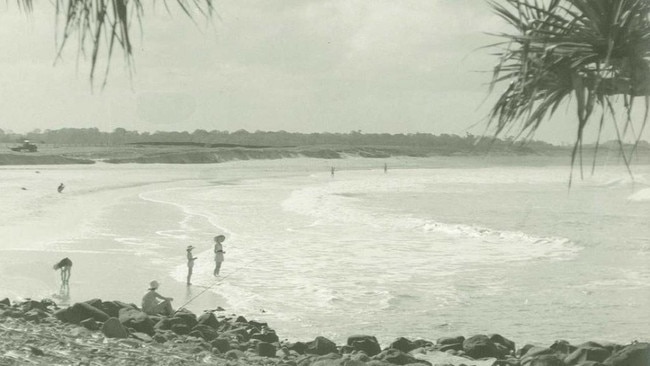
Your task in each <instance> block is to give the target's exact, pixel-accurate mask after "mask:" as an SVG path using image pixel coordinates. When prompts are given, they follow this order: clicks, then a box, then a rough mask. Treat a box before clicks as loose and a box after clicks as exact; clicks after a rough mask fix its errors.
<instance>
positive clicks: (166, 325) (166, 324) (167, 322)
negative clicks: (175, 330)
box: [153, 318, 172, 331]
mask: <svg viewBox="0 0 650 366" xmlns="http://www.w3.org/2000/svg"><path fill="white" fill-rule="evenodd" d="M171 328H172V320H171V319H169V318H162V319H160V320H159V321H158V323H156V324H155V325H154V326H153V329H154V330H155V331H157V330H170V329H171Z"/></svg>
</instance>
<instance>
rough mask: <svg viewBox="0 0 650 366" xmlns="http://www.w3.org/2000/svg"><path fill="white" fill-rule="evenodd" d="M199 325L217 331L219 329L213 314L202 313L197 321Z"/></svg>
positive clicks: (217, 321)
mask: <svg viewBox="0 0 650 366" xmlns="http://www.w3.org/2000/svg"><path fill="white" fill-rule="evenodd" d="M197 321H198V323H199V324H200V325H207V326H208V327H211V328H214V329H217V328H219V320H217V317H216V316H215V315H214V313H203V314H201V316H199V317H198V319H197Z"/></svg>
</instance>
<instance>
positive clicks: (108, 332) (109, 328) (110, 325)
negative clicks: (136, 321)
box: [102, 318, 128, 338]
mask: <svg viewBox="0 0 650 366" xmlns="http://www.w3.org/2000/svg"><path fill="white" fill-rule="evenodd" d="M102 333H104V335H105V336H106V337H108V338H126V337H128V333H127V331H126V328H124V326H123V325H122V323H120V321H119V319H117V318H108V320H106V321H105V322H104V325H102Z"/></svg>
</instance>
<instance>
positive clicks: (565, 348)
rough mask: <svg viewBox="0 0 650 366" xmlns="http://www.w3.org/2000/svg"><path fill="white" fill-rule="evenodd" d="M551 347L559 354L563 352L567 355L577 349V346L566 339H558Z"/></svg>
mask: <svg viewBox="0 0 650 366" xmlns="http://www.w3.org/2000/svg"><path fill="white" fill-rule="evenodd" d="M549 348H550V349H552V350H553V351H555V352H557V353H559V354H563V355H564V356H565V357H566V356H568V355H569V354H571V353H572V352H573V351H575V350H576V348H577V347H576V346H572V345H571V343H569V342H567V341H565V340H557V341H555V342H554V343H553V344H552V345H551V346H550V347H549Z"/></svg>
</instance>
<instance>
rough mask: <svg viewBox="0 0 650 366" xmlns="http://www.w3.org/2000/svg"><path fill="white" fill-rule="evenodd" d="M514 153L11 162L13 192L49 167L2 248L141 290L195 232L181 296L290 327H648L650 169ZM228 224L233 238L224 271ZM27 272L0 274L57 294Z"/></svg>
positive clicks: (435, 334)
mask: <svg viewBox="0 0 650 366" xmlns="http://www.w3.org/2000/svg"><path fill="white" fill-rule="evenodd" d="M504 160H507V163H503V162H501V163H488V160H485V159H478V158H466V157H465V158H461V157H458V158H435V159H434V158H431V159H429V158H426V159H425V158H401V159H400V158H391V159H353V158H350V159H341V160H322V159H306V158H305V159H283V160H272V161H258V160H256V161H239V162H229V163H224V164H210V165H155V164H154V165H135V164H133V165H131V164H129V165H109V164H96V165H93V166H84V167H64V166H59V167H40V168H33V167H19V168H3V173H4V174H5V176H6V177H8V179H6V180H5V181H4V183H3V187H2V189H3V190H4V191H5V192H8V190H10V189H14V188H16V187H18V185H27V184H29V183H30V182H40V181H38V180H36V181H35V179H40V180H42V177H44V176H47V177H48V178H47V181H46V182H43V183H38V184H36V183H34V188H31V186H30V187H29V189H28V190H23V191H22V193H16V192H14V193H15V194H23V195H24V196H27V195H28V194H32V196H29V197H28V199H25V200H17V199H16V198H15V195H14V196H10V195H9V194H5V196H6V197H3V201H2V203H3V204H4V205H5V208H6V209H7V208H8V207H7V205H9V210H8V211H9V212H5V213H4V214H2V215H3V216H2V217H1V218H2V224H1V225H0V235H2V236H3V243H4V244H2V250H3V251H4V252H5V253H18V252H19V251H22V252H30V253H37V252H39V253H43V252H48V253H51V252H53V253H56V254H53V257H55V256H56V255H58V253H61V254H65V255H68V256H70V257H71V258H72V259H73V261H74V260H75V258H74V257H75V255H76V256H77V257H79V258H84V259H83V260H82V263H83V261H86V265H85V266H84V265H83V264H80V265H78V266H75V267H73V276H72V280H71V287H73V290H74V293H75V294H76V295H77V296H78V297H81V295H82V294H83V295H86V294H88V293H89V290H88V288H91V287H92V286H95V285H94V284H93V283H91V282H93V281H89V280H85V279H84V278H87V277H84V276H85V274H84V273H86V274H87V276H95V277H94V278H97V275H96V274H94V275H91V273H93V271H94V272H97V271H100V268H101V271H103V273H104V275H103V276H102V277H101V283H102V285H101V287H104V288H105V291H104V292H103V293H104V294H105V293H106V292H108V293H109V294H110V295H111V296H114V297H115V298H117V299H119V298H120V294H121V293H124V294H125V295H124V296H127V295H126V294H128V296H131V297H132V298H133V301H134V302H137V301H139V299H137V296H136V295H132V293H133V290H132V289H129V290H126V289H125V288H127V287H128V288H133V287H137V288H138V291H140V290H142V289H143V288H145V287H146V284H145V283H134V282H135V281H134V278H142V279H145V278H149V277H151V279H154V277H155V278H157V279H159V280H161V282H163V284H165V283H167V284H170V283H175V284H176V286H177V287H180V286H184V283H185V280H186V277H185V276H186V265H185V259H184V258H185V247H186V246H187V245H190V244H191V245H193V246H194V247H196V249H195V250H194V254H195V255H196V256H197V257H198V259H197V261H196V265H195V269H194V275H193V279H192V282H193V286H192V291H193V292H189V290H188V292H187V293H186V294H185V297H181V298H179V297H177V298H176V299H175V302H174V305H175V306H180V305H186V306H187V307H188V308H190V309H192V310H195V311H200V310H202V309H206V308H207V307H206V300H205V299H207V298H209V299H211V300H209V301H210V302H211V303H209V304H207V305H209V306H214V307H215V308H216V307H217V306H221V307H223V308H225V309H226V310H227V311H229V312H233V313H237V314H241V315H244V316H246V317H247V318H249V319H256V320H258V321H264V322H268V323H269V326H271V327H272V328H274V329H276V331H277V332H278V334H279V335H280V336H281V338H288V339H290V340H303V341H306V340H311V339H313V338H314V337H315V336H318V335H322V336H325V337H328V338H330V339H332V340H334V341H337V342H338V343H342V342H343V341H344V340H345V339H346V338H347V336H349V335H353V334H360V333H363V334H371V335H375V336H377V337H378V339H379V340H380V342H381V343H388V342H390V341H392V340H393V339H394V338H397V337H399V336H405V337H410V338H424V339H429V340H435V339H437V338H439V337H442V336H454V335H465V336H469V335H473V334H487V333H499V334H502V335H503V336H505V337H507V338H510V339H512V340H515V341H516V342H518V343H521V342H528V343H539V344H550V343H552V342H553V341H554V340H556V339H565V340H568V341H571V342H584V341H588V340H593V341H615V342H621V343H624V342H629V341H632V340H634V339H638V340H648V339H650V312H648V311H647V309H648V308H650V226H649V225H648V219H649V218H650V166H649V165H635V166H633V171H634V179H632V178H631V177H630V176H629V174H628V173H627V172H626V170H625V169H624V168H623V167H621V166H619V165H611V166H607V165H605V166H600V167H598V168H597V169H596V172H595V174H594V175H593V176H591V175H589V176H585V178H584V179H582V180H581V179H579V178H576V177H575V176H574V180H573V184H572V187H571V188H570V189H569V188H568V179H569V171H570V170H569V169H570V168H569V166H567V165H566V164H564V163H565V162H564V161H563V163H560V164H558V163H557V161H555V162H552V163H545V162H544V161H543V159H537V160H531V161H532V163H531V161H528V162H525V161H523V162H521V161H519V160H517V159H516V158H511V159H504ZM566 160H568V158H567V159H566ZM384 163H386V164H387V166H388V170H387V171H386V172H385V171H384V169H383V165H384ZM332 166H334V167H335V173H334V175H332V174H331V173H330V167H332ZM39 169H40V170H39ZM35 170H38V171H39V173H35ZM59 180H60V181H65V182H66V186H67V188H66V190H65V191H64V192H63V193H62V194H60V195H57V194H56V193H51V192H49V191H48V193H47V194H46V193H33V192H32V191H34V190H39V189H45V188H44V187H46V186H47V187H49V186H50V185H51V186H52V187H54V188H55V187H56V185H57V184H58V181H59ZM39 184H40V185H39ZM54 188H52V190H54ZM48 189H49V188H48ZM12 192H13V191H12ZM11 205H13V207H14V208H15V209H13V210H12V209H11ZM66 213H69V215H73V216H72V217H73V218H72V219H65V218H63V217H70V216H69V215H68V216H66ZM73 213H74V214H73ZM35 217H36V218H35ZM30 227H31V228H32V229H31V230H30V233H29V234H21V235H23V236H20V237H16V235H17V234H16V233H17V232H18V230H19V229H20V230H28V228H30ZM21 228H22V229H21ZM217 234H224V235H225V236H226V238H227V239H226V241H225V242H224V250H225V251H226V254H225V258H226V260H225V262H224V264H223V267H222V272H221V276H220V278H218V279H215V278H214V277H213V276H212V270H213V255H212V238H213V237H214V236H215V235H217ZM12 235H13V236H12ZM10 236H12V237H11V238H10ZM8 239H10V240H8ZM16 258H22V257H21V256H20V255H18V256H17V257H16ZM117 258H123V259H120V260H118V259H117ZM17 260H19V259H13V260H8V259H5V260H4V261H0V274H1V273H2V271H1V270H2V268H3V267H2V263H4V271H5V273H6V272H7V268H8V267H7V266H8V265H11V266H12V267H11V268H12V269H11V270H12V271H14V272H15V271H21V269H16V267H20V266H18V265H17V264H16V261H17ZM121 260H123V261H124V262H123V263H129V264H128V265H124V266H120V264H119V263H120V261H121ZM94 261H96V262H97V263H96V265H95V264H88V263H89V262H92V263H94ZM107 261H109V262H111V263H112V264H111V265H110V266H109V265H108V264H107V263H106V262H107ZM129 261H131V262H129ZM52 262H56V261H55V260H53V261H52ZM133 263H136V264H135V265H134V264H133ZM136 267H137V269H138V270H139V272H138V273H140V274H139V275H138V276H136V277H132V278H130V277H129V271H130V270H134V271H135V268H136ZM34 272H35V273H36V274H29V273H25V274H23V275H22V277H21V279H22V280H24V281H28V282H30V283H32V282H36V283H38V281H39V279H40V280H42V281H41V282H42V284H40V285H34V286H31V287H26V288H20V280H19V281H13V282H8V281H5V282H4V283H3V282H2V281H0V289H4V290H5V291H7V292H8V293H10V294H14V295H16V296H19V295H20V296H37V295H42V294H46V293H48V291H50V292H51V291H55V290H56V288H55V287H54V286H55V285H56V281H55V278H54V279H53V277H52V276H54V274H52V273H49V272H48V273H43V271H42V270H37V271H34ZM48 276H49V277H48ZM147 276H149V277H147ZM16 282H17V283H16ZM75 282H76V283H75ZM53 287H54V290H52V288H53ZM75 287H76V289H77V290H75ZM30 292H31V293H30ZM161 292H163V293H164V292H165V291H164V286H163V288H161ZM100 293H101V292H100ZM1 296H2V294H0V297H1ZM210 296H212V297H210ZM201 298H203V300H201ZM72 300H75V299H74V296H73V299H72ZM76 300H79V301H80V300H86V298H78V299H76ZM188 301H189V303H187V302H188ZM213 301H214V303H212V302H213ZM185 303H187V304H185ZM199 306H200V307H199Z"/></svg>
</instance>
